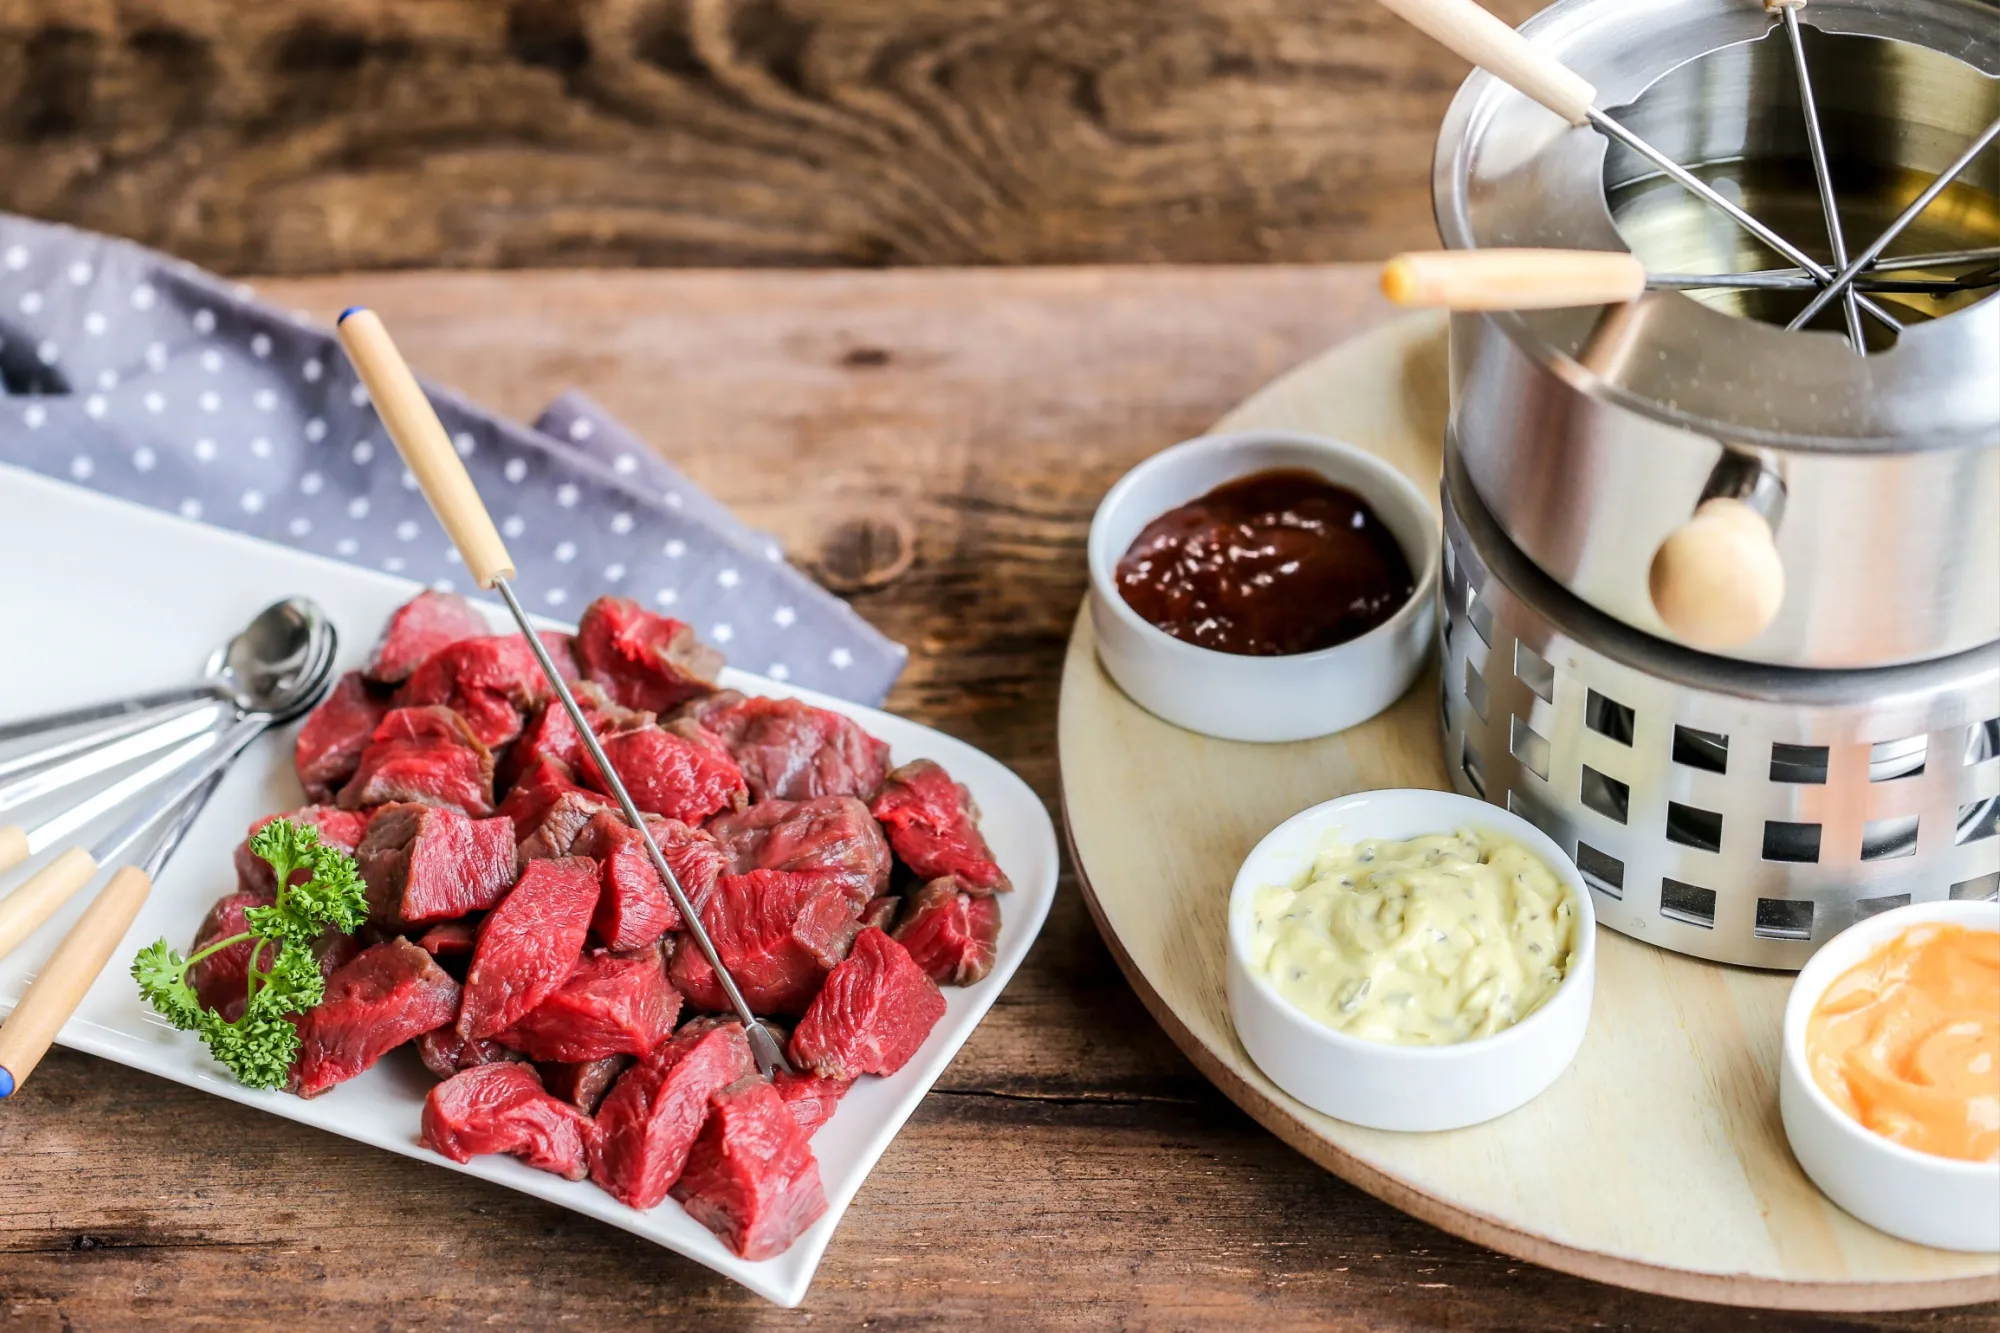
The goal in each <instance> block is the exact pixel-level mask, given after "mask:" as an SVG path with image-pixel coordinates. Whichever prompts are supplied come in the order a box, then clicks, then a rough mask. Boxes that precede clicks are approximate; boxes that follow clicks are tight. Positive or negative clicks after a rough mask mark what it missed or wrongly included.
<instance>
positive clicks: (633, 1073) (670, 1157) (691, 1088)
mask: <svg viewBox="0 0 2000 1333" xmlns="http://www.w3.org/2000/svg"><path fill="white" fill-rule="evenodd" d="M756 1072H757V1066H756V1064H755V1062H753V1061H752V1060H751V1058H750V1043H749V1042H747V1041H745V1040H744V1039H743V1029H742V1027H741V1026H740V1025H738V1024H735V1023H701V1022H696V1023H690V1024H688V1025H687V1026H686V1027H685V1028H683V1029H682V1030H681V1031H679V1032H677V1033H675V1034H674V1036H673V1039H672V1040H670V1041H669V1042H667V1044H666V1045H664V1046H662V1047H660V1048H659V1049H658V1050H656V1051H654V1052H653V1053H652V1054H651V1055H649V1056H647V1057H646V1058H645V1059H643V1060H641V1061H639V1062H638V1063H637V1064H635V1065H633V1066H632V1067H631V1068H630V1069H628V1070H626V1071H625V1072H624V1074H623V1075H621V1076H620V1077H619V1079H618V1082H617V1083H616V1084H615V1085H614V1086H613V1087H612V1089H611V1091H610V1093H609V1094H608V1095H607V1096H606V1097H605V1098H604V1102H603V1104H602V1105H600V1106H599V1107H598V1108H597V1138H596V1141H595V1143H593V1144H592V1146H591V1153H590V1178H591V1179H592V1180H594V1181H596V1182H597V1183H598V1185H599V1186H600V1187H601V1188H602V1189H604V1190H605V1191H606V1192H607V1193H609V1194H611V1195H612V1196H613V1197H615V1198H618V1199H621V1200H623V1201H624V1202H625V1203H627V1204H630V1205H631V1206H632V1207H634V1208H652V1207H654V1206H656V1205H657V1204H659V1202H660V1201H661V1200H663V1199H665V1198H666V1197H667V1190H668V1188H669V1187H671V1186H672V1185H673V1183H674V1182H675V1181H676V1180H678V1179H679V1178H680V1174H681V1168H682V1167H683V1166H685V1165H686V1164H687V1155H688V1149H689V1148H691V1147H693V1146H694V1140H695V1135H697V1134H699V1133H700V1132H701V1126H702V1122H703V1121H704V1120H706V1119H707V1118H708V1099H709V1098H710V1097H712V1096H713V1095H714V1094H715V1093H717V1092H719V1091H721V1090H722V1089H723V1088H726V1087H728V1086H729V1085H730V1084H732V1083H734V1082H736V1080H738V1079H740V1078H743V1077H744V1076H746V1075H750V1074H755V1073H756Z"/></svg>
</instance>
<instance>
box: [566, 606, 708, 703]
mask: <svg viewBox="0 0 2000 1333" xmlns="http://www.w3.org/2000/svg"><path fill="white" fill-rule="evenodd" d="M576 656H577V662H578V663H579V664H580V665H581V666H582V667H583V674H584V676H585V677H586V678H587V679H589V680H593V681H595V682H597V683H598V684H599V685H602V686H603V687H604V690H605V693H607V694H609V695H610V696H611V697H612V698H613V699H614V700H616V701H617V702H618V703H621V704H623V705H625V707H627V708H643V709H645V710H646V711H647V712H649V713H664V712H666V711H667V710H669V709H671V708H674V707H677V706H678V705H680V704H683V703H685V702H687V701H688V700H689V699H693V698H697V697H699V696H701V695H704V694H707V693H709V692H710V691H711V690H713V689H714V688H715V673H716V672H717V671H719V670H721V669H722V654H720V653H718V652H716V651H715V650H714V649H713V648H710V647H709V646H708V645H707V644H704V643H703V642H701V640H699V639H697V638H696V637H695V633H694V631H693V630H692V629H690V628H688V627H687V626H686V625H684V624H682V623H681V622H680V621H678V620H670V619H668V618H667V617H665V616H656V615H653V614H652V613H651V612H648V611H645V610H643V609H641V608H640V606H639V604H638V603H637V602H634V601H632V600H630V599H629V598H624V597H600V598H598V599H597V600H596V601H594V602H592V603H591V604H590V605H589V606H588V607H585V608H584V612H583V619H582V621H581V622H580V623H579V624H578V625H577V629H576Z"/></svg>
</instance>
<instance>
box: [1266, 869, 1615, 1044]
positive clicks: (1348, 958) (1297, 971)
mask: <svg viewBox="0 0 2000 1333" xmlns="http://www.w3.org/2000/svg"><path fill="white" fill-rule="evenodd" d="M1252 906H1253V909H1254V913H1255V926H1254V933H1253V935H1252V940H1251V960H1252V965H1253V967H1254V968H1255V969H1256V970H1257V971H1259V972H1260V973H1261V974H1262V975H1263V977H1264V979H1265V980H1267V981H1269V982H1270V983H1271V984H1272V985H1273V986H1274V987H1276V988H1277V991H1278V993H1279V994H1280V995H1282V996H1284V997H1285V998H1286V999H1287V1000H1289V1001H1290V1002H1291V1003H1292V1004H1294V1005H1296V1006H1297V1007H1298V1008H1299V1009H1300V1010H1302V1011H1303V1012H1304V1013H1305V1014H1306V1015H1307V1016H1308V1017H1311V1018H1314V1019H1317V1020H1318V1021H1319V1022H1321V1023H1324V1024H1326V1025H1327V1026H1328V1027H1330V1028H1333V1029H1335V1030H1336V1031H1339V1032H1344V1033H1346V1034H1347V1035H1348V1036H1351V1037H1360V1038H1363V1039H1365V1040H1367V1041H1380V1042H1389V1043H1393V1044H1397V1045H1405V1046H1442V1045H1448V1044H1450V1043H1452V1042H1460V1041H1469V1040H1471V1039H1473V1038H1475V1037H1485V1036H1490V1035H1492V1034H1493V1033H1495V1032H1499V1031H1501V1030H1502V1029H1504V1028H1508V1027H1511V1026H1513V1025H1514V1024H1515V1023H1518V1022H1520V1021H1521V1020H1522V1019H1524V1018H1526V1017H1527V1016H1528V1015H1529V1014H1532V1013H1533V1012H1535V1010H1536V1009H1538V1008H1540V1007H1541V1006H1542V1004H1544V1003H1545V1002H1546V1001H1547V1000H1548V998H1549V996H1551V995H1553V994H1554V993H1555V991H1556V987H1558V986H1559V985H1561V984H1562V979H1563V976H1564V974H1565V973H1566V972H1567V971H1568V970H1569V961H1570V950H1571V948H1572V946H1573V944H1574V941H1575V935H1576V927H1575V913H1576V908H1575V905H1574V904H1573V903H1572V902H1571V901H1570V896H1569V890H1568V889H1567V888H1566V887H1565V886H1564V884H1563V882H1562V881H1561V880H1560V879H1558V878H1556V875H1555V872H1554V871H1552V870H1550V869H1549V867H1548V866H1547V864H1545V863H1544V862H1543V861H1542V860H1541V858H1540V857H1537V856H1536V855H1535V854H1534V853H1533V852H1531V851H1529V850H1528V849H1527V848H1525V847H1523V846H1521V845H1520V844H1519V843H1516V842H1511V841H1508V840H1507V839H1505V838H1500V837H1496V836H1494V835H1492V834H1489V833H1475V832H1471V831H1463V832H1459V833H1456V834H1435V835H1432V836H1430V837H1423V838H1412V839H1411V840H1410V841H1408V842H1394V841H1389V840H1384V839H1371V840H1369V841H1366V842H1361V843H1356V844H1353V845H1348V844H1345V843H1340V842H1329V843H1327V844H1326V845H1325V846H1323V847H1322V848H1321V849H1320V852H1319V854H1318V856H1316V857H1315V858H1314V859H1313V867H1312V871H1311V873H1310V874H1308V875H1307V876H1306V877H1305V879H1304V880H1302V881H1300V882H1299V883H1296V884H1289V885H1283V884H1278V885H1270V886H1268V887H1265V888H1263V889H1259V890H1258V891H1257V894H1256V897H1255V899H1254V900H1253V903H1252Z"/></svg>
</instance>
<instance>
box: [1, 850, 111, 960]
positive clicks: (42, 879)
mask: <svg viewBox="0 0 2000 1333" xmlns="http://www.w3.org/2000/svg"><path fill="white" fill-rule="evenodd" d="M96 873H97V861H96V859H95V858H94V857H92V856H91V854H90V853H89V852H86V851H85V850H83V848H81V847H72V848H70V849H69V850H68V851H66V852H64V853H63V854H62V855H61V856H58V857H57V858H56V859H55V860H53V861H51V862H49V863H48V864H47V865H45V866H43V867H42V868H41V869H40V870H37V871H36V872H35V873H34V874H33V875H32V876H31V877H30V878H29V879H28V881H27V883H25V884H23V885H21V887H20V888H18V889H15V890H14V891H13V892H12V893H10V894H8V895H7V896H6V897H5V898H0V958H5V957H6V956H7V955H8V954H10V953H12V952H14V950H15V949H16V948H17V947H19V945H20V943H21V941H22V940H25V939H27V938H28V936H30V935H32V934H34V933H35V931H37V930H39V929H40V928H41V924H42V922H44V921H47V920H48V919H49V918H50V917H52V916H54V915H55V914H56V909H57V908H59V907H61V906H62V905H63V904H64V903H66V902H68V901H69V900H70V899H71V898H72V897H74V896H75V895H76V891H77V890H78V889H80V888H82V887H83V886H84V885H86V884H88V883H90V877H91V876H92V875H95V874H96Z"/></svg>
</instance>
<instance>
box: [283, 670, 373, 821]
mask: <svg viewBox="0 0 2000 1333" xmlns="http://www.w3.org/2000/svg"><path fill="white" fill-rule="evenodd" d="M388 711H389V705H388V704H387V703H384V702H382V701H380V700H378V699H376V698H374V697H373V696H371V695H370V694H369V693H368V685H367V682H366V681H364V680H362V679H361V673H360V672H359V671H350V672H348V673H347V674H346V675H344V676H342V677H341V678H340V679H339V680H338V681H337V682H335V684H334V687H333V691H332V693H330V694H328V695H327V696H326V698H325V700H324V701H322V702H321V704H320V706H319V707H317V708H315V709H313V711H312V714H311V716H309V717H307V718H306V721H305V725H304V726H302V727H300V728H299V739H298V743H297V744H296V745H294V746H293V747H292V766H293V767H294V768H296V769H298V772H299V785H301V786H302V787H304V788H305V789H306V799H307V800H309V801H313V802H316V803H319V804H325V803H326V802H329V801H331V800H332V799H333V794H334V793H335V792H337V791H339V790H340V788H341V785H342V784H343V783H345V782H346V781H347V780H348V779H349V778H351V777H353V776H354V770H355V769H357V768H359V767H360V766H361V752H362V751H363V750H365V749H367V748H368V742H369V739H370V738H371V737H373V736H374V734H375V728H376V727H378V726H380V725H381V724H382V717H383V715H384V714H385V713H387V712H388Z"/></svg>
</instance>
